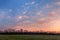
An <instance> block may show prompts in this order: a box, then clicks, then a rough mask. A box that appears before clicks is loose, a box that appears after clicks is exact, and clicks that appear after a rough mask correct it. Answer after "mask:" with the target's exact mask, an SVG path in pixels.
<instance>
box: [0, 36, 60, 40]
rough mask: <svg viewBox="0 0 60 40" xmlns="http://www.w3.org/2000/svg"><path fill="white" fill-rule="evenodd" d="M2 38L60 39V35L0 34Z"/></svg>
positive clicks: (6, 39)
mask: <svg viewBox="0 0 60 40" xmlns="http://www.w3.org/2000/svg"><path fill="white" fill-rule="evenodd" d="M0 40H60V35H0Z"/></svg>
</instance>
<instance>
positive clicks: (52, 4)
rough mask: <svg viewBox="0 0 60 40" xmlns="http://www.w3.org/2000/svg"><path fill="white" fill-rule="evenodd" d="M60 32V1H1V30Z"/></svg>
mask: <svg viewBox="0 0 60 40" xmlns="http://www.w3.org/2000/svg"><path fill="white" fill-rule="evenodd" d="M9 28H11V29H15V30H20V29H24V30H29V31H40V30H42V31H56V32H60V0H0V30H5V29H9Z"/></svg>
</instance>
